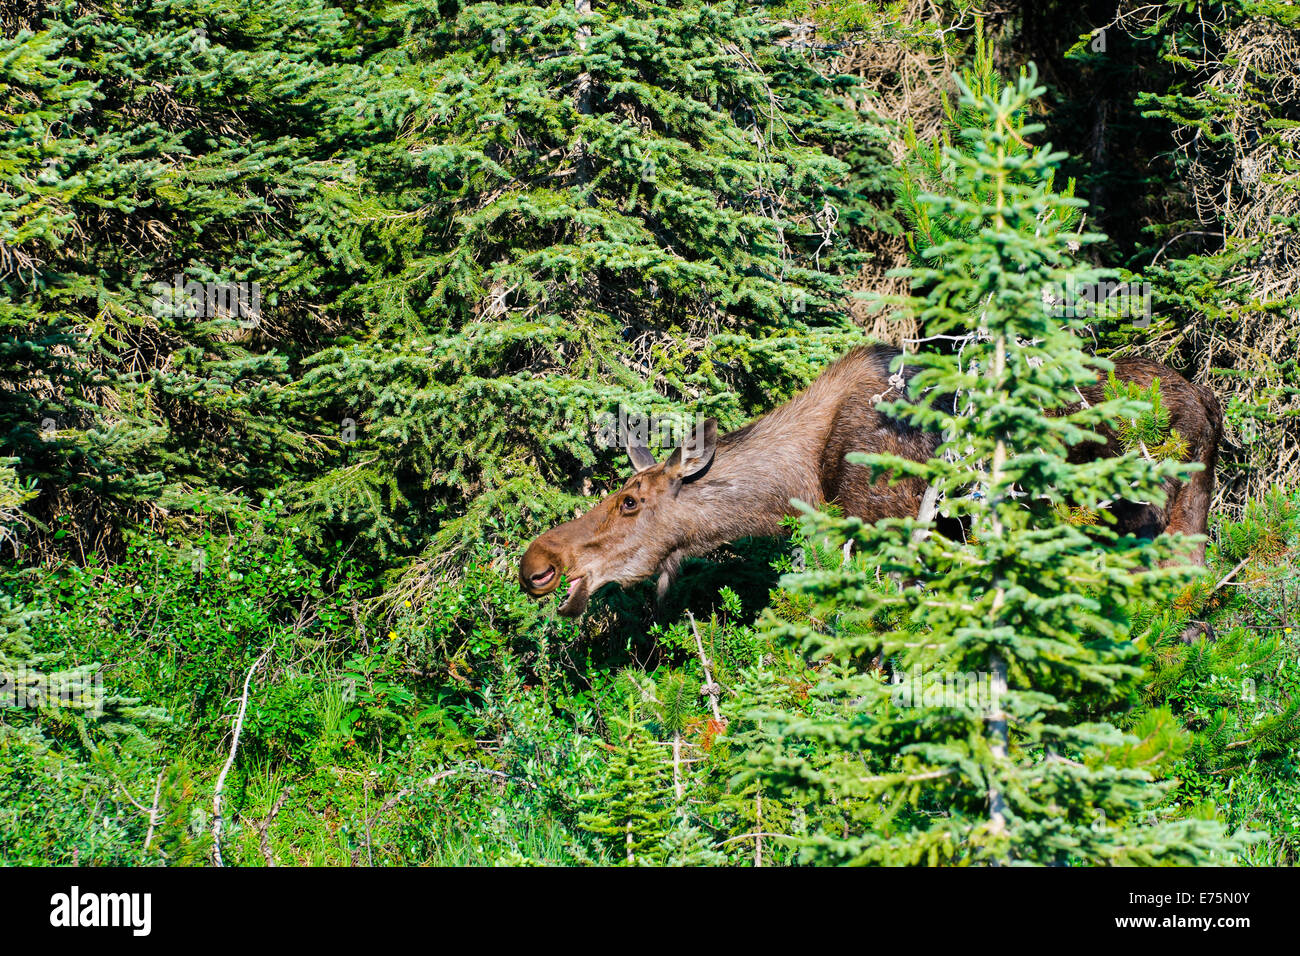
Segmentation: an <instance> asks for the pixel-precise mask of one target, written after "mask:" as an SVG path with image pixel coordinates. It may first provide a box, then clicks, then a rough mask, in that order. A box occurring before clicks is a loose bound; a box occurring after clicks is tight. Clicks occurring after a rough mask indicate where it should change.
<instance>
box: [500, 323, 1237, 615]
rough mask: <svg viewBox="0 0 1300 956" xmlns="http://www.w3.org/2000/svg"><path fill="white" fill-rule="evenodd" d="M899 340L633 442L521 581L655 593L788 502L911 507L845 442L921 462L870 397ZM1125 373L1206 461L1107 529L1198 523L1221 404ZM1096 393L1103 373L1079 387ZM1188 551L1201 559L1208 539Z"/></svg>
mask: <svg viewBox="0 0 1300 956" xmlns="http://www.w3.org/2000/svg"><path fill="white" fill-rule="evenodd" d="M898 354H899V353H898V350H897V349H894V348H889V347H887V346H879V345H877V346H868V347H863V348H857V349H854V350H853V351H851V352H849V353H848V354H847V355H845V356H844V357H843V358H841V359H840V360H839V361H837V362H836V363H835V364H834V365H832V366H830V368H828V369H827V370H826V371H825V372H824V373H822V375H821V376H820V377H819V378H818V379H817V380H816V381H815V382H813V383H812V385H810V386H809V387H808V389H807V390H806V391H804V392H803V393H801V394H800V395H797V396H795V397H794V398H793V399H791V400H790V401H788V402H786V403H785V404H784V405H782V406H781V407H779V408H777V409H776V410H774V411H772V412H769V413H768V414H767V415H764V416H763V417H762V418H759V419H757V420H756V421H753V422H751V423H750V424H748V425H746V426H745V427H744V428H741V429H739V430H737V431H734V432H731V433H730V434H727V435H722V436H720V437H719V435H718V427H717V422H715V421H714V420H713V419H709V420H707V421H706V422H705V424H704V427H703V428H702V429H696V434H695V435H694V436H693V438H692V443H691V444H688V445H687V446H686V451H687V454H686V455H685V456H683V454H682V449H681V448H678V449H677V450H675V451H674V452H673V453H672V454H671V455H670V456H669V457H668V460H667V461H665V462H663V463H662V464H660V463H656V462H655V460H654V457H653V456H652V455H651V454H650V452H649V450H648V449H646V448H644V447H639V446H637V445H629V447H628V449H627V452H628V457H629V458H631V459H632V464H633V466H634V467H635V468H636V474H634V475H633V476H632V477H631V478H629V479H628V480H627V481H626V482H625V483H624V484H623V487H622V488H620V489H619V490H618V492H616V493H615V494H613V495H610V496H609V497H608V498H606V499H605V500H604V501H602V502H601V503H600V504H598V505H596V506H595V507H594V508H592V509H591V510H590V511H589V512H587V513H586V514H585V515H583V516H582V517H580V518H576V519H574V520H573V521H568V522H566V523H564V524H562V525H559V526H558V527H555V528H552V529H551V530H550V531H547V532H546V533H545V534H543V535H542V536H541V537H539V538H538V539H537V540H536V541H534V542H533V543H532V544H531V545H530V546H529V548H528V550H527V551H526V552H525V553H524V556H523V560H522V561H521V562H520V565H519V580H520V583H521V584H522V586H523V588H524V590H525V591H527V592H528V593H529V594H531V595H533V596H534V597H542V596H544V595H547V594H550V593H551V592H552V591H554V590H555V589H556V588H557V587H559V584H560V579H561V577H565V578H567V580H568V583H569V589H568V595H567V597H566V598H565V600H564V603H563V604H562V605H561V606H560V613H561V614H563V615H566V616H576V615H579V614H581V613H582V612H583V610H584V609H585V608H586V606H587V601H588V599H589V598H590V597H591V595H592V594H594V593H595V592H596V591H597V590H598V589H599V588H601V587H602V586H604V585H605V584H609V583H611V582H617V583H618V584H619V585H621V586H623V587H627V586H628V585H630V584H635V583H637V582H638V581H644V580H645V579H647V578H649V577H651V576H654V575H658V578H659V580H658V595H659V598H660V599H662V598H663V596H664V594H665V593H666V592H667V590H668V588H669V586H670V585H671V584H672V581H673V577H674V575H675V574H676V572H677V569H678V568H679V567H680V566H681V563H682V561H683V560H684V559H686V558H688V557H692V556H696V555H702V554H705V553H707V552H709V551H711V550H713V549H714V548H716V547H718V546H719V545H722V544H725V543H726V542H728V541H733V540H735V539H736V538H741V537H746V536H763V535H775V534H778V533H779V532H780V526H781V520H782V519H783V518H784V517H785V516H786V515H789V514H794V513H796V512H795V510H794V509H793V508H792V507H791V505H790V499H792V498H798V499H800V500H801V501H805V502H807V503H809V504H812V505H819V504H822V503H823V502H834V503H835V504H837V505H839V506H840V507H841V508H842V509H843V510H844V513H845V514H849V515H856V516H858V517H860V518H862V519H863V520H864V521H867V522H875V521H877V520H879V519H881V518H900V517H905V516H909V515H910V516H915V515H916V514H917V513H918V511H919V509H920V505H921V498H922V495H923V493H924V491H925V486H924V483H923V482H921V481H920V480H919V479H916V478H907V479H903V480H901V481H898V482H897V483H896V484H894V485H892V486H891V485H890V484H889V483H888V482H887V480H886V479H884V478H881V479H879V480H878V481H876V482H874V483H873V482H872V481H871V480H870V471H869V470H868V469H867V468H864V467H862V466H859V465H852V464H849V463H848V462H847V461H845V460H844V456H845V455H847V454H848V453H850V452H855V451H858V452H884V453H892V454H895V455H899V456H901V457H906V458H911V459H913V460H914V461H924V460H926V459H927V458H929V457H930V456H931V454H932V453H933V452H934V449H935V448H936V446H937V445H938V444H939V436H938V435H935V434H933V433H927V432H922V431H920V430H919V429H916V428H913V427H910V426H908V425H906V424H904V423H903V422H900V421H897V420H896V419H893V418H890V417H888V416H886V415H882V414H881V413H880V412H878V411H876V408H875V402H874V401H873V397H874V396H878V395H881V394H884V393H886V392H888V391H889V376H890V371H889V365H890V362H891V361H892V360H893V359H894V358H895V357H897V355H898ZM1115 375H1116V377H1117V378H1118V379H1120V381H1124V382H1135V383H1137V384H1138V385H1140V386H1142V387H1144V388H1145V387H1149V386H1150V384H1151V380H1152V379H1153V378H1159V379H1160V387H1161V395H1162V398H1163V400H1164V404H1165V406H1166V407H1167V409H1168V411H1169V418H1170V425H1171V427H1172V428H1174V429H1176V430H1177V431H1178V433H1179V434H1180V435H1181V436H1182V437H1183V439H1184V440H1185V441H1186V442H1187V445H1188V449H1189V451H1188V456H1189V457H1188V460H1189V461H1198V462H1200V463H1202V464H1203V465H1204V466H1205V467H1204V469H1203V470H1201V471H1198V472H1196V473H1195V474H1194V475H1193V476H1192V477H1191V478H1190V479H1189V480H1188V481H1187V482H1185V483H1177V484H1175V485H1173V486H1172V487H1170V488H1169V489H1168V495H1167V498H1166V502H1165V505H1164V507H1163V508H1158V507H1156V506H1154V505H1151V504H1146V503H1139V502H1128V501H1121V502H1116V503H1115V504H1114V505H1113V506H1112V508H1111V511H1112V513H1113V514H1114V515H1115V518H1116V519H1117V523H1116V525H1115V527H1116V530H1117V531H1119V532H1120V533H1132V534H1135V535H1140V536H1144V537H1155V536H1156V535H1159V534H1162V533H1164V532H1181V533H1184V534H1202V533H1204V532H1205V529H1206V524H1207V517H1208V512H1209V506H1210V495H1211V492H1212V491H1213V489H1214V466H1215V462H1216V460H1217V458H1218V451H1219V439H1220V436H1221V434H1222V428H1223V413H1222V411H1221V409H1220V407H1219V402H1218V400H1217V399H1216V398H1215V397H1214V393H1213V392H1211V391H1210V390H1209V389H1207V388H1204V387H1203V386H1200V385H1193V384H1192V383H1190V382H1188V381H1187V380H1186V379H1184V378H1183V377H1182V376H1180V375H1179V374H1178V373H1177V372H1175V371H1173V370H1172V369H1170V368H1166V367H1165V366H1163V365H1160V364H1158V363H1156V362H1149V361H1146V360H1145V359H1139V358H1127V359H1117V360H1115ZM1082 395H1083V397H1084V399H1085V400H1086V401H1088V402H1090V403H1097V402H1101V401H1102V400H1103V387H1102V384H1101V383H1100V382H1098V383H1096V384H1095V385H1093V386H1090V387H1089V388H1085V389H1083V390H1082ZM1104 437H1107V439H1108V440H1107V443H1106V444H1105V445H1100V444H1097V443H1091V444H1088V445H1080V446H1076V447H1075V448H1074V449H1073V450H1072V452H1071V459H1072V460H1075V461H1088V460H1092V459H1095V458H1096V457H1098V456H1100V455H1117V454H1119V453H1120V448H1119V446H1118V442H1117V440H1116V438H1115V437H1114V436H1113V435H1112V436H1104ZM1189 557H1190V559H1191V560H1192V561H1194V562H1196V563H1198V564H1203V563H1204V561H1205V549H1204V546H1203V545H1202V546H1200V547H1198V548H1197V549H1196V552H1195V553H1194V554H1191V555H1190V556H1189Z"/></svg>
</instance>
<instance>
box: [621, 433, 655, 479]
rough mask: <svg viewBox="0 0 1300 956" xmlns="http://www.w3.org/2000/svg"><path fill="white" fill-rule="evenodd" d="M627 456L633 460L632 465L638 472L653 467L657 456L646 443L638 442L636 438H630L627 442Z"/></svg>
mask: <svg viewBox="0 0 1300 956" xmlns="http://www.w3.org/2000/svg"><path fill="white" fill-rule="evenodd" d="M627 457H628V458H630V459H631V460H632V467H633V468H635V469H636V470H637V471H638V472H642V471H645V470H646V469H647V468H653V467H654V464H655V456H654V455H652V454H650V449H649V448H646V447H645V445H638V444H636V441H635V440H629V441H628V443H627Z"/></svg>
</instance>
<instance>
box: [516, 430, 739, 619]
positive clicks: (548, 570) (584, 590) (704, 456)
mask: <svg viewBox="0 0 1300 956" xmlns="http://www.w3.org/2000/svg"><path fill="white" fill-rule="evenodd" d="M717 446H718V423H717V422H716V421H715V420H714V419H712V418H709V419H706V420H705V421H704V423H703V425H702V426H697V427H696V428H695V429H694V430H693V431H692V433H691V434H690V435H689V436H688V437H687V440H686V441H685V442H684V443H683V444H682V445H681V447H679V448H676V449H675V450H674V451H673V452H672V454H670V455H669V456H668V458H667V460H666V461H664V462H656V461H655V459H654V455H652V454H651V453H650V450H649V449H648V448H646V447H645V446H644V445H641V444H639V443H637V442H636V441H635V440H632V441H629V442H628V444H627V455H628V458H630V459H631V460H632V465H633V467H634V468H635V469H636V473H635V474H633V475H632V477H631V478H629V479H627V481H625V482H624V483H623V486H622V487H621V488H619V490H618V491H616V492H615V493H614V494H612V495H610V496H609V497H608V498H606V499H604V500H603V501H601V502H600V503H599V504H598V505H596V506H595V507H594V508H592V509H591V510H590V511H588V512H587V513H586V514H584V515H582V516H581V517H579V518H575V519H574V520H572V521H567V522H565V523H564V524H562V525H558V526H557V527H554V528H552V529H551V530H550V531H547V532H546V533H545V534H543V535H542V536H541V537H539V538H538V539H537V540H536V541H534V542H533V543H532V544H531V545H529V546H528V550H527V551H525V552H524V556H523V559H522V560H521V561H520V562H519V583H520V585H521V586H522V587H523V589H524V590H525V591H526V592H527V593H528V594H530V595H532V596H533V597H537V598H540V597H544V596H546V595H548V594H550V593H552V592H553V591H555V589H556V588H558V587H559V586H560V581H561V579H564V580H567V582H568V588H569V589H568V595H567V596H566V597H565V599H564V603H563V604H561V605H560V608H559V612H560V614H562V615H564V616H565V617H576V616H577V615H579V614H581V613H582V612H583V610H585V609H586V607H587V601H588V600H589V599H590V598H591V595H593V594H595V593H596V591H597V590H599V589H600V588H601V587H603V586H604V585H606V584H609V583H611V582H617V583H618V584H619V585H620V586H622V587H627V586H629V585H631V584H636V583H637V582H638V581H644V580H646V579H647V578H649V577H651V576H652V575H655V574H658V575H659V586H658V591H659V598H660V599H662V598H663V596H664V594H665V593H666V592H667V590H668V586H669V585H670V584H671V583H672V579H673V576H674V574H675V573H676V571H677V567H678V565H679V564H680V563H681V560H682V558H683V557H685V556H686V554H687V553H688V552H689V551H690V549H689V548H688V542H689V539H690V538H691V531H690V529H691V527H692V525H693V522H692V521H691V520H689V513H690V512H691V511H692V509H693V507H694V505H693V503H692V501H691V497H692V496H691V494H690V488H691V484H692V483H693V482H695V481H697V480H698V479H700V478H701V477H702V476H703V475H704V474H705V473H706V472H707V471H708V470H709V466H710V465H711V464H712V463H713V458H714V454H715V452H716V451H717Z"/></svg>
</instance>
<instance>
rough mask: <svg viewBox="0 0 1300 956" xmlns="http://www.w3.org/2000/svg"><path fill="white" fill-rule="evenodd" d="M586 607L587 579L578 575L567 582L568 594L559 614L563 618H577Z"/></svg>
mask: <svg viewBox="0 0 1300 956" xmlns="http://www.w3.org/2000/svg"><path fill="white" fill-rule="evenodd" d="M586 606H587V579H586V578H585V577H583V576H582V575H579V576H577V577H575V578H573V579H571V580H570V581H569V592H568V595H567V596H566V597H565V599H564V603H563V604H561V605H560V607H559V613H560V614H561V615H563V616H564V617H577V616H578V615H579V614H581V613H582V612H583V609H584V608H586Z"/></svg>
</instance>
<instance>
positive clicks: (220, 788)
mask: <svg viewBox="0 0 1300 956" xmlns="http://www.w3.org/2000/svg"><path fill="white" fill-rule="evenodd" d="M274 646H275V642H274V641H272V642H271V643H270V645H268V646H267V648H266V650H264V651H262V656H261V657H259V658H258V659H257V660H255V661H253V666H252V667H250V668H249V669H248V673H247V674H245V675H244V692H243V694H242V695H241V696H240V698H239V713H238V714H236V715H235V732H234V735H233V736H232V737H231V738H230V756H229V757H227V758H226V765H225V766H224V767H222V768H221V773H220V774H218V775H217V789H216V791H215V792H214V793H213V795H212V855H213V859H214V860H215V861H216V864H217V866H225V865H226V864H225V863H224V862H223V861H222V859H221V796H222V794H223V793H224V792H225V788H226V775H227V774H229V773H230V768H231V767H232V766H234V763H235V752H236V751H237V750H238V749H239V735H240V734H241V733H243V730H244V715H245V714H246V713H247V712H248V685H249V684H250V683H252V680H253V672H254V671H255V670H257V669H258V668H259V667H261V666H262V662H263V661H264V660H266V658H267V655H268V654H270V653H271V648H272V647H274Z"/></svg>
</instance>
